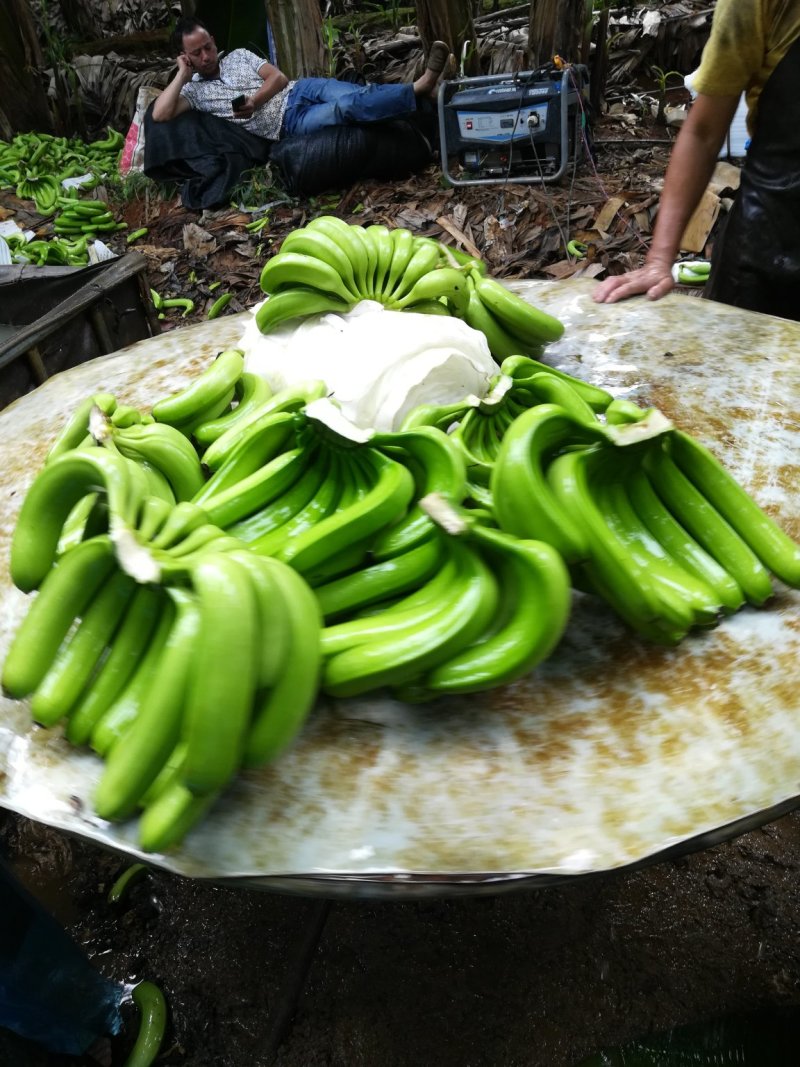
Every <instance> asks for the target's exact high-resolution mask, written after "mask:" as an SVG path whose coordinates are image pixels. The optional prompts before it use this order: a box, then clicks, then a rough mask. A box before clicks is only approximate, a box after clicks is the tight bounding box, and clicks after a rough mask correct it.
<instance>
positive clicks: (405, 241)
mask: <svg viewBox="0 0 800 1067" xmlns="http://www.w3.org/2000/svg"><path fill="white" fill-rule="evenodd" d="M390 240H391V242H392V258H391V261H390V263H389V271H388V273H387V275H386V278H385V280H384V284H383V293H384V296H385V297H387V298H388V299H392V298H393V297H394V295H395V290H396V289H397V286H398V284H399V282H400V279H401V278H402V277H403V276H404V274H405V272H406V269H407V267H408V264H409V262H410V260H411V257H412V256H413V254H414V235H413V234H412V233H411V231H410V230H407V229H406V228H405V227H404V226H397V227H396V228H395V229H393V230H392V231H391V233H390Z"/></svg>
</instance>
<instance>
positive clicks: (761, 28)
mask: <svg viewBox="0 0 800 1067" xmlns="http://www.w3.org/2000/svg"><path fill="white" fill-rule="evenodd" d="M797 37H800V0H718V2H717V6H716V9H715V11H714V20H713V22H712V25H711V35H710V37H709V39H708V42H707V44H706V47H705V48H704V49H703V57H702V59H701V62H700V66H699V68H698V70H697V74H696V75H695V77H694V78H693V83H694V86H693V87H694V88H695V89H696V90H697V92H699V93H705V94H706V95H708V96H738V95H739V94H740V93H745V94H746V100H747V127H748V130H749V131H750V133H751V134H752V132H753V129H754V126H755V118H756V113H757V110H758V98H759V96H760V95H761V90H762V89H763V88H764V85H765V84H766V81H767V79H768V78H769V76H770V74H772V72H773V70H774V69H775V67H777V65H778V63H780V61H781V60H782V59H783V57H784V56H785V55H786V53H787V52H788V50H789V48H790V46H791V45H792V44H793V43H794V41H795V40H796V39H797Z"/></svg>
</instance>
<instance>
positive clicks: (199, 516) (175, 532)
mask: <svg viewBox="0 0 800 1067" xmlns="http://www.w3.org/2000/svg"><path fill="white" fill-rule="evenodd" d="M207 522H208V515H207V514H206V512H205V511H204V510H203V509H202V508H201V507H198V505H197V504H194V503H192V502H191V501H189V500H182V501H180V502H179V503H177V504H176V505H175V506H174V507H173V508H172V509H171V510H170V513H169V515H168V516H167V518H166V521H165V522H164V523H163V524H162V525H161V527H160V529H159V530H158V532H157V533H156V534H155V535H154V536H153V537H152V538H148V539H147V540H146V541H145V539H144V538H142V540H143V541H145V543H147V544H149V546H150V547H151V548H156V549H160V548H161V549H169V548H172V547H173V546H174V545H176V544H177V543H179V542H181V541H183V539H184V538H185V537H187V536H188V535H189V534H190V533H192V531H193V530H196V529H197V528H198V526H202V525H204V524H205V523H207Z"/></svg>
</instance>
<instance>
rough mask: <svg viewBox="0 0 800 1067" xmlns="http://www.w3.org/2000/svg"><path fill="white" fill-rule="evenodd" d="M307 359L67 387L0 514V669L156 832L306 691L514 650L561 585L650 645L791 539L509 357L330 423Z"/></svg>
mask: <svg viewBox="0 0 800 1067" xmlns="http://www.w3.org/2000/svg"><path fill="white" fill-rule="evenodd" d="M325 392H326V390H325V385H324V384H323V383H322V382H312V383H308V384H307V385H305V386H298V387H295V388H291V389H287V390H285V391H283V392H278V393H275V394H274V395H272V394H270V391H269V389H268V388H267V386H266V385H265V383H264V382H263V380H262V379H260V378H258V377H255V376H253V375H252V374H249V373H248V372H246V371H245V370H244V361H243V357H242V354H241V352H240V351H238V350H236V349H230V350H227V351H225V352H222V353H220V354H219V356H218V357H217V359H216V360H215V361H214V362H213V363H212V364H211V366H210V367H208V368H207V369H206V370H205V371H204V372H203V373H202V374H200V375H199V376H198V377H197V378H195V379H194V381H193V382H192V383H191V384H190V385H189V386H188V387H187V388H186V389H184V390H182V391H181V392H179V393H177V394H175V395H173V396H169V397H165V398H163V399H161V400H159V401H157V402H156V403H155V404H153V406H152V409H151V411H150V412H142V411H140V410H138V409H136V408H133V407H129V406H126V405H123V404H120V403H118V401H117V400H116V398H115V397H113V396H111V395H107V394H96V395H94V396H92V397H89V398H87V400H86V402H85V403H84V404H83V405H81V406H80V407H79V408H78V409H77V410H76V411H75V413H74V415H73V417H72V418H71V419H70V420H69V421H68V423H67V425H66V426H65V427H64V428H63V430H62V432H61V433H60V434H59V436H58V438H57V439H56V441H55V442H54V444H53V446H52V448H51V450H50V452H49V454H48V457H47V461H46V464H45V466H44V468H43V469H42V471H41V472H40V473H39V474H38V475H37V477H36V478H35V480H34V482H33V483H32V485H31V488H30V489H29V491H28V493H27V494H26V497H25V499H24V501H23V504H22V508H21V510H20V514H19V518H18V522H17V526H16V529H15V532H14V537H13V541H12V548H11V577H12V579H13V581H14V582H15V584H16V585H17V586H18V587H19V588H20V589H21V590H23V591H25V592H28V593H32V592H34V591H37V595H36V596H35V597H33V598H32V601H31V605H30V608H29V610H28V613H27V615H26V616H25V617H24V619H23V621H22V623H21V625H20V627H19V629H18V631H17V633H16V635H15V637H14V640H13V642H12V645H11V648H10V650H9V653H8V656H7V658H6V661H5V663H4V665H3V668H2V684H3V687H4V689H5V691H6V692H7V693H8V695H10V696H11V697H13V698H18V699H22V698H26V699H29V700H30V706H31V711H32V715H33V718H34V720H35V721H36V722H37V723H40V724H42V725H43V726H47V727H52V726H55V725H56V724H59V723H60V724H62V725H63V728H64V731H65V734H66V737H67V738H68V739H69V740H70V741H71V742H73V743H74V744H76V745H87V744H88V745H90V746H91V747H92V748H93V749H94V750H95V751H96V752H97V753H98V754H100V755H101V756H102V757H103V759H104V761H105V763H104V770H103V773H102V775H101V778H100V782H99V785H98V788H97V791H96V794H95V796H94V806H95V809H96V811H97V813H98V814H99V815H100V816H101V817H102V818H105V819H110V820H125V819H129V818H132V817H136V816H138V817H139V823H138V834H139V841H140V844H141V846H142V848H143V849H145V850H157V851H160V850H163V849H165V848H168V847H169V846H171V845H174V844H175V843H177V842H179V841H180V840H181V839H182V837H183V836H184V835H185V833H186V832H187V831H188V830H189V829H190V828H191V826H193V825H194V824H195V823H196V822H197V820H198V819H200V818H201V817H202V816H203V815H204V813H205V812H206V811H207V810H208V808H209V806H210V805H211V804H212V803H213V802H214V800H215V799H216V798H217V797H218V796H219V794H220V793H221V792H222V791H223V790H224V789H225V788H226V786H228V784H229V783H230V782H231V780H232V779H233V778H234V776H235V775H236V774H237V772H238V771H239V770H240V768H251V767H259V766H262V765H263V764H265V763H267V762H269V761H271V760H274V759H275V758H277V757H278V756H279V755H280V753H281V752H282V751H283V750H284V749H285V747H286V746H287V745H288V744H289V743H290V742H291V741H292V739H293V738H294V737H295V736H296V735H297V733H298V731H299V730H300V729H301V728H302V725H303V722H304V720H305V718H306V717H307V715H308V714H309V712H310V710H311V708H312V707H313V705H314V703H315V701H316V698H317V696H318V694H319V693H320V692H321V693H323V694H325V695H327V696H330V697H335V698H338V697H342V698H347V697H353V696H358V695H360V694H365V693H369V692H371V691H374V690H379V689H383V688H385V687H388V688H389V690H390V691H392V692H393V693H394V694H395V695H396V696H398V697H400V698H401V699H404V700H408V701H415V702H420V701H425V700H430V699H432V698H435V697H437V696H440V695H445V694H463V693H472V692H477V691H481V690H485V689H488V688H491V687H494V686H497V685H502V684H506V683H509V682H512V681H514V680H515V679H519V678H520V677H522V676H523V675H525V674H527V673H529V672H530V671H531V670H532V669H534V668H535V667H536V666H537V664H539V663H541V662H542V661H543V660H544V659H545V658H546V657H547V656H548V655H550V653H551V652H552V650H553V649H554V648H555V647H556V645H557V644H558V642H559V640H560V638H561V636H562V634H563V632H564V629H565V627H566V625H567V622H568V615H569V609H570V605H571V595H572V588H573V587H574V588H577V589H579V590H581V591H582V592H584V593H589V594H594V595H597V596H599V597H601V598H602V599H603V600H605V601H606V602H607V603H608V604H609V605H610V606H611V607H612V608H613V609H614V610H615V611H616V612H617V613H618V614H619V616H620V617H621V618H622V619H623V620H624V621H625V622H626V623H627V624H628V625H629V626H630V627H631V628H632V629H633V630H634V631H635V632H636V633H637V634H639V635H641V636H642V637H644V638H646V639H649V640H652V641H655V642H658V643H660V644H667V645H672V644H675V643H676V642H678V641H680V640H681V639H682V638H684V637H685V636H686V635H687V634H688V633H689V632H690V631H691V630H693V629H694V628H697V627H708V626H713V625H714V624H715V623H717V622H718V621H719V620H720V618H722V617H723V616H724V615H725V614H728V613H731V612H734V611H736V610H738V609H739V608H740V607H741V606H742V605H743V604H745V603H748V604H751V605H760V604H763V603H764V601H765V600H767V598H769V597H770V595H771V594H772V591H773V590H772V580H771V575H775V576H776V577H777V578H778V579H780V580H781V581H783V582H785V583H787V584H788V585H790V586H794V587H800V546H798V545H797V544H795V543H794V542H793V541H792V540H791V539H790V538H789V537H788V536H787V535H786V534H785V533H783V532H782V531H781V530H780V529H779V527H778V526H777V525H776V524H775V523H774V522H773V521H772V520H771V519H770V518H769V517H768V516H767V515H766V514H765V513H764V512H763V511H761V509H760V508H759V507H758V505H757V504H756V503H755V502H754V501H753V500H752V499H751V498H750V497H749V496H748V495H747V494H746V493H745V492H744V490H743V489H742V488H741V487H740V486H739V485H738V483H737V482H736V481H735V480H734V479H733V478H732V477H731V476H730V475H729V474H728V473H727V472H726V471H725V470H724V469H723V467H722V466H721V465H720V464H719V463H718V462H717V460H716V459H714V458H713V456H712V454H711V453H710V452H709V451H708V450H707V449H705V448H704V447H703V446H702V445H701V444H700V443H699V442H697V441H696V440H694V439H693V438H691V437H689V436H688V435H686V434H685V433H682V432H681V431H680V430H678V429H676V428H674V427H673V426H672V424H671V423H670V422H669V421H668V420H667V419H665V418H664V416H663V415H661V414H660V413H659V412H658V411H657V410H655V409H641V408H639V407H638V406H636V405H635V404H632V403H631V402H629V401H625V400H614V399H613V398H612V397H611V396H610V395H609V394H608V393H605V392H604V391H603V390H600V389H598V388H596V387H594V386H591V385H588V384H586V383H583V382H580V381H578V380H576V379H574V378H570V377H569V376H568V375H565V374H563V373H557V372H554V371H553V370H551V369H550V368H548V367H546V366H545V365H544V364H542V363H538V362H537V361H535V360H533V359H530V358H528V357H525V356H520V355H516V356H511V357H509V358H507V359H506V360H504V361H503V363H502V364H501V365H500V367H499V371H498V374H497V376H496V378H495V380H494V382H493V383H492V388H491V390H490V392H489V394H488V396H487V397H486V398H484V399H483V400H476V399H475V398H470V399H467V400H465V401H464V402H463V403H462V404H460V405H449V406H447V407H432V406H426V407H421V408H418V409H416V410H415V411H413V412H412V413H411V414H410V415H409V416H408V418H407V420H406V422H405V424H404V425H403V426H402V427H401V429H400V430H398V431H396V432H386V433H375V432H373V431H371V430H363V429H359V428H357V427H354V426H352V425H351V424H350V423H348V422H347V420H345V419H344V418H343V416H342V414H341V411H340V410H339V408H338V407H337V406H336V404H335V402H334V401H333V400H332V399H331V398H329V397H327V396H326V395H325Z"/></svg>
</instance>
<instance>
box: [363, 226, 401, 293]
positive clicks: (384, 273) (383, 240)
mask: <svg viewBox="0 0 800 1067" xmlns="http://www.w3.org/2000/svg"><path fill="white" fill-rule="evenodd" d="M363 233H364V237H365V238H366V240H367V241H368V242H369V244H371V245H372V248H373V250H374V256H375V271H374V274H373V281H372V291H373V294H374V296H375V299H376V300H380V301H382V302H384V303H385V301H386V297H387V295H388V294H387V293H386V291H385V285H386V282H387V280H388V277H389V271H390V269H391V264H392V257H393V255H394V244H393V242H392V236H391V233H390V231H389V228H388V226H383V225H381V224H380V223H376V224H374V225H372V226H366V227H365V228H364V231H363Z"/></svg>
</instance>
